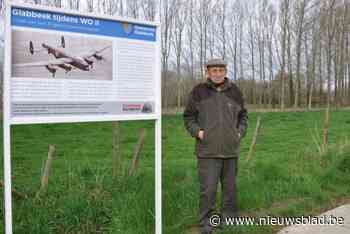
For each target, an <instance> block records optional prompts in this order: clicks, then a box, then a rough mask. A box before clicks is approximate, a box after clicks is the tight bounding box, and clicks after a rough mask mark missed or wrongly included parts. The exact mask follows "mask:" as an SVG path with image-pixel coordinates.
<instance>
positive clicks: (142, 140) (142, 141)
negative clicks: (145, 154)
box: [129, 128, 146, 176]
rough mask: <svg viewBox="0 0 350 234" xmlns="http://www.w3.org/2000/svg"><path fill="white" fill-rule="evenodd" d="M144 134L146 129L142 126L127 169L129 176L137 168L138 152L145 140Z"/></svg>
mask: <svg viewBox="0 0 350 234" xmlns="http://www.w3.org/2000/svg"><path fill="white" fill-rule="evenodd" d="M145 136H146V131H145V129H144V128H142V129H141V130H140V136H139V140H138V142H137V145H136V146H135V150H134V156H133V160H132V164H131V166H130V170H129V176H131V175H133V174H134V172H135V171H136V169H137V165H138V161H139V158H140V152H141V150H142V147H143V143H144V141H145Z"/></svg>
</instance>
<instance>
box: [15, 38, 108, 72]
mask: <svg viewBox="0 0 350 234" xmlns="http://www.w3.org/2000/svg"><path fill="white" fill-rule="evenodd" d="M41 46H42V47H43V49H40V50H34V45H33V42H32V41H29V52H30V53H31V54H32V55H33V54H34V53H35V52H41V51H42V50H47V52H48V54H52V55H53V56H54V57H55V58H56V59H53V60H49V61H42V62H32V63H18V64H14V67H45V68H46V69H47V70H48V71H49V72H50V73H51V74H52V77H55V74H56V71H57V69H58V68H62V69H64V70H65V71H66V73H68V72H69V71H71V70H72V69H80V70H83V71H91V69H92V68H93V63H94V60H93V59H96V60H105V58H104V57H103V56H102V55H101V52H102V51H104V50H106V49H108V48H109V47H110V46H106V47H104V48H102V49H99V50H92V51H91V52H89V53H86V54H83V55H79V56H77V55H72V54H70V53H69V52H67V51H66V50H65V48H66V46H65V39H64V37H63V36H62V37H61V45H60V47H62V48H59V47H54V46H50V45H48V44H46V43H42V44H41Z"/></svg>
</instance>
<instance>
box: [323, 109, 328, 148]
mask: <svg viewBox="0 0 350 234" xmlns="http://www.w3.org/2000/svg"><path fill="white" fill-rule="evenodd" d="M328 134H329V105H327V109H326V112H325V118H324V125H323V152H326V151H327V149H328V141H329V139H328Z"/></svg>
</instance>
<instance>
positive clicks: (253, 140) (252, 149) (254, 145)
mask: <svg viewBox="0 0 350 234" xmlns="http://www.w3.org/2000/svg"><path fill="white" fill-rule="evenodd" d="M260 120H261V116H260V115H258V118H257V121H256V127H255V132H254V136H253V139H252V143H251V144H250V148H249V152H248V155H247V159H246V162H248V161H249V160H250V159H251V158H252V156H253V154H254V152H255V148H256V141H257V138H258V135H259V130H260Z"/></svg>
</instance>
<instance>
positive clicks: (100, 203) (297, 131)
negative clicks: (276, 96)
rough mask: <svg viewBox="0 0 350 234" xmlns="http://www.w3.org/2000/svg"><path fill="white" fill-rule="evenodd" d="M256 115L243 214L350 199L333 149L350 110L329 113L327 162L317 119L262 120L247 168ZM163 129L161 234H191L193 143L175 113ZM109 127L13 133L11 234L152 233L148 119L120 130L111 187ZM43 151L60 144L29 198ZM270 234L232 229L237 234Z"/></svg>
mask: <svg viewBox="0 0 350 234" xmlns="http://www.w3.org/2000/svg"><path fill="white" fill-rule="evenodd" d="M256 117H257V114H256V113H250V114H249V131H248V133H247V136H246V137H245V139H244V140H243V142H242V145H241V160H240V164H239V176H238V188H239V206H240V209H241V212H242V214H243V215H256V216H264V215H267V214H269V215H271V216H300V215H302V214H317V213H318V212H320V211H321V210H323V209H326V208H329V207H332V206H334V205H336V204H337V202H338V201H339V199H341V198H344V197H347V196H349V195H348V194H349V192H350V187H349V184H350V176H349V172H350V171H349V170H350V156H349V155H350V148H349V146H345V147H343V149H342V150H339V147H338V146H337V145H340V144H341V143H342V142H344V139H345V138H346V137H348V136H349V132H350V111H333V112H331V127H330V144H331V147H330V150H329V152H328V153H327V154H324V155H319V154H317V148H316V145H315V144H314V143H313V141H312V138H311V132H310V130H311V131H312V132H314V129H315V127H318V132H319V134H320V136H321V131H322V129H321V128H322V119H323V113H321V112H288V113H278V112H276V113H263V114H262V128H261V132H260V135H259V138H258V144H257V147H256V153H255V155H254V156H253V158H252V160H251V161H250V163H249V164H247V163H246V162H245V156H246V154H247V152H248V149H249V144H250V141H251V138H252V135H253V132H254V128H255V123H256ZM162 123H163V127H162V128H163V135H162V140H163V146H162V150H163V154H162V157H163V169H162V174H163V179H162V180H163V191H162V193H163V233H167V234H168V233H169V234H173V233H176V234H179V233H189V232H190V231H191V229H192V228H193V227H194V226H196V225H197V224H198V188H199V184H198V178H197V169H196V158H195V155H194V154H193V150H194V148H193V147H194V141H193V139H192V138H191V137H190V136H189V134H188V133H187V132H186V131H185V130H184V127H183V121H182V116H181V115H176V116H164V118H163V121H162ZM111 126H112V124H111V123H80V124H51V125H44V124H40V125H17V126H13V127H12V176H13V187H14V188H15V189H16V190H18V191H19V192H21V193H23V194H26V195H27V199H21V198H18V197H16V196H15V195H14V196H13V223H14V233H35V234H37V233H123V234H125V233H126V234H139V233H140V234H142V233H147V234H149V233H154V215H155V214H154V127H153V126H154V124H153V121H130V122H122V123H121V125H120V126H121V127H120V132H121V138H120V150H121V152H120V156H121V159H122V165H121V169H120V176H119V177H118V178H117V179H116V180H113V179H112V166H111V164H112V147H111V145H112V127H111ZM140 128H146V129H147V135H146V140H145V145H144V149H143V151H142V155H141V160H140V164H139V169H138V171H137V173H136V175H135V176H133V177H128V176H127V171H128V168H129V166H130V162H131V157H132V152H133V147H134V144H135V143H136V142H137V138H138V134H139V130H140ZM48 144H54V145H55V146H56V155H55V159H54V162H53V169H52V173H51V176H50V179H49V188H48V193H47V195H46V196H42V197H41V199H35V195H36V193H37V191H38V189H39V188H40V177H41V173H42V168H43V165H44V162H45V160H46V158H47V150H48ZM0 147H1V150H2V147H3V146H2V141H1V145H0ZM1 170H2V165H1ZM2 205H3V204H2V200H1V206H2ZM1 212H2V213H1V215H3V209H2V210H1ZM2 226H3V223H2ZM1 229H3V227H1ZM275 230H276V227H271V226H264V227H247V226H241V227H238V228H236V231H237V232H238V233H274V231H275ZM222 233H232V231H228V232H222Z"/></svg>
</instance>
